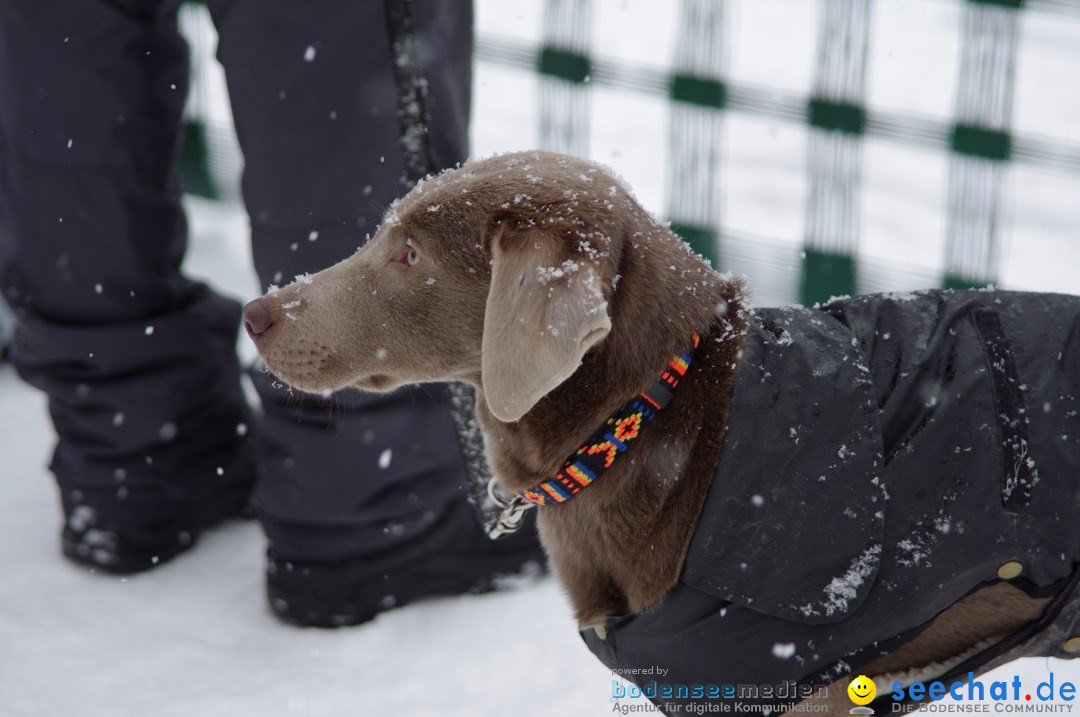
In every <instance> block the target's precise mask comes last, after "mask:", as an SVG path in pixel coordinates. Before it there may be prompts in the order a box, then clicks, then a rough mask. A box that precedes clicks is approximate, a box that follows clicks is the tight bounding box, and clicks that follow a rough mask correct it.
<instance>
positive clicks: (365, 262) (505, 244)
mask: <svg viewBox="0 0 1080 717" xmlns="http://www.w3.org/2000/svg"><path fill="white" fill-rule="evenodd" d="M643 219H645V220H648V221H651V219H648V215H647V213H646V212H645V211H644V210H643V209H642V208H641V207H640V206H639V205H638V204H637V202H636V200H634V199H633V197H632V196H631V195H630V193H629V192H628V190H627V189H626V188H625V187H624V186H623V185H622V184H621V182H620V181H619V180H618V179H616V178H615V177H613V176H611V175H610V174H609V173H608V172H606V171H605V170H603V169H602V168H600V167H598V166H597V165H594V164H591V163H588V162H584V161H581V160H576V159H572V158H570V157H565V156H561V155H555V154H549V153H543V152H529V153H521V154H513V155H503V156H497V157H493V158H490V159H485V160H480V161H476V162H470V163H468V164H466V165H464V166H462V167H461V168H458V169H455V170H451V171H448V172H444V173H443V174H440V175H438V176H436V177H433V178H431V179H429V180H427V181H425V182H422V183H421V184H419V185H418V186H417V187H416V188H415V189H413V190H412V191H411V192H410V193H409V194H408V195H407V196H406V197H405V198H403V199H402V200H400V201H399V202H397V203H395V204H394V205H393V206H391V208H390V209H389V210H388V211H387V213H386V215H385V216H384V218H383V222H382V224H381V225H380V227H379V229H378V231H377V232H376V233H375V235H374V236H373V237H372V238H371V240H370V241H369V242H368V243H367V244H366V245H365V246H363V247H362V248H360V249H359V250H358V251H357V252H356V253H355V254H354V255H352V256H351V257H349V258H348V259H345V260H344V261H342V262H340V263H339V264H337V265H335V266H332V267H330V268H328V269H325V270H323V271H321V272H319V273H317V274H314V275H310V276H301V277H297V279H296V280H295V281H294V282H293V283H292V284H290V285H289V286H286V287H284V288H281V289H277V288H272V289H271V290H270V291H269V292H268V293H267V294H266V295H265V296H263V297H262V298H260V299H256V300H255V301H253V302H251V303H249V304H248V305H247V307H245V311H244V320H245V325H246V328H247V331H248V333H249V335H250V336H251V337H252V339H253V340H254V341H255V343H256V345H257V346H258V349H259V352H260V353H261V354H262V356H263V358H264V359H265V361H266V364H267V366H268V368H269V369H270V371H272V372H273V373H274V374H276V375H277V376H278V377H280V378H281V379H282V380H284V381H285V382H287V383H289V384H291V385H292V386H295V387H297V388H299V389H301V390H304V391H309V392H325V391H332V390H337V389H341V388H345V387H349V386H352V387H356V388H360V389H364V390H372V391H387V390H391V389H393V388H395V387H397V386H400V385H403V384H407V383H420V382H429V381H446V380H463V381H468V382H470V383H473V384H474V385H476V386H478V387H479V388H480V389H481V392H482V396H483V399H484V400H485V401H486V403H487V406H488V408H489V410H490V411H491V413H492V414H493V415H494V416H495V417H496V418H498V419H500V420H502V421H507V422H510V421H516V420H517V419H519V418H520V417H521V416H523V415H524V414H525V413H526V412H528V411H529V409H530V408H531V407H532V406H533V405H535V404H536V402H537V401H538V400H540V398H542V397H543V396H544V395H545V394H547V393H548V392H549V391H551V390H552V389H553V388H555V387H556V386H558V385H559V384H560V383H562V382H563V381H565V380H566V379H567V378H568V377H569V376H570V375H571V374H573V373H574V371H576V370H577V367H578V365H579V364H580V363H581V360H582V357H583V356H584V355H585V353H586V352H587V351H589V349H590V348H592V347H593V346H595V345H597V344H598V343H599V342H602V341H603V340H604V339H605V337H606V336H607V335H608V333H609V332H610V331H611V314H610V311H609V304H610V301H611V298H612V293H613V291H614V287H615V284H616V283H617V281H618V277H617V274H616V267H618V265H619V260H620V255H621V252H622V249H623V244H624V242H625V240H626V237H627V236H628V235H630V234H631V233H632V227H633V226H636V225H637V224H638V223H639V222H641V221H642V220H643Z"/></svg>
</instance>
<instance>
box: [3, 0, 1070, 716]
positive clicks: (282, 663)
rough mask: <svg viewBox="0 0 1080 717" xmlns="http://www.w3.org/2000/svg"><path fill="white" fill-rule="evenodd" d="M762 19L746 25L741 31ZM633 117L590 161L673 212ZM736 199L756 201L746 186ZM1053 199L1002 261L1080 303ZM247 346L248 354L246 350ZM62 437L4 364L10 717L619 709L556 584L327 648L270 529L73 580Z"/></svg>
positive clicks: (762, 143) (765, 140)
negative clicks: (280, 582) (266, 587)
mask: <svg viewBox="0 0 1080 717" xmlns="http://www.w3.org/2000/svg"><path fill="white" fill-rule="evenodd" d="M893 4H894V5H895V3H893ZM601 5H602V8H601V9H602V13H606V15H604V16H603V17H604V19H603V20H602V22H603V24H604V26H605V27H609V26H611V25H612V24H614V25H615V26H617V27H619V28H622V29H625V28H626V27H627V24H628V23H630V22H632V21H635V20H634V18H638V19H637V20H636V22H638V24H639V25H642V27H641V28H639V29H640V31H641V32H644V33H651V34H653V35H655V36H656V37H657V38H662V37H667V36H669V35H670V22H669V20H665V21H664V22H657V23H643V22H641V20H640V17H639V16H638V15H635V13H641V12H643V10H642V8H643V4H642V3H641V2H633V3H627V2H618V3H616V2H607V3H602V4H601ZM758 6H760V7H763V8H766V10H767V11H768V12H767V13H766V14H768V13H772V14H773V15H775V16H776V17H777V18H778V21H782V22H792V23H801V22H805V21H806V18H803V17H802V15H800V13H798V12H796V13H792V14H791V17H789V18H787V19H784V18H783V17H782V16H783V15H784V13H783V12H777V8H778V5H777V3H776V2H771V1H770V2H767V3H766V2H764V0H762V2H760V3H759V4H758ZM787 6H788V5H785V7H787ZM506 7H510V6H509V5H505V4H502V3H499V2H497V0H486V1H485V2H480V3H479V4H478V9H479V17H478V26H479V28H480V30H481V31H485V30H491V31H493V30H495V29H498V30H500V31H504V32H508V33H510V34H513V33H515V32H518V31H519V29H520V28H522V27H531V28H535V27H536V26H537V25H536V22H537V20H538V18H539V14H538V11H537V8H538V7H539V3H538V2H524V3H515V4H513V5H512V7H513V8H514V10H513V11H512V12H510V11H508V10H506V11H504V10H500V8H506ZM769 8H772V9H771V10H769ZM500 13H501V14H500ZM620 13H621V15H620ZM760 19H761V18H760V16H758V15H754V14H753V13H745V14H744V15H743V16H742V20H741V22H744V23H749V24H752V23H753V22H756V21H758V20H760ZM665 22H667V23H668V24H665ZM522 32H524V31H522ZM529 32H533V33H535V29H533V30H530V31H529ZM748 32H750V30H748ZM617 34H618V33H600V35H599V37H601V38H603V39H601V40H600V41H599V42H600V50H601V51H603V52H606V53H608V54H610V55H612V56H619V55H620V54H623V55H626V57H627V58H628V59H631V60H634V61H639V62H655V63H662V62H665V61H666V58H667V55H668V53H669V51H670V46H669V45H665V44H663V42H661V41H658V42H656V43H644V44H642V45H640V46H639V45H635V46H634V47H633V48H627V47H626V46H623V45H619V44H618V43H617V42H616V41H615V40H614V39H613V38H614V37H615V36H616V35H617ZM642 48H644V49H642ZM765 54H767V53H765ZM765 54H763V55H762V60H761V61H762V62H764V61H765ZM755 66H756V65H754V64H753V63H750V64H744V65H742V66H740V65H739V64H738V63H736V66H735V71H736V72H738V71H745V72H750V73H752V71H753V68H754V67H755ZM740 67H741V68H742V69H740ZM924 76H925V75H924ZM804 79H805V78H804ZM804 79H803V80H799V82H803V81H804ZM530 82H531V84H530ZM793 82H794V80H793ZM931 89H933V88H931ZM939 89H940V88H939ZM534 90H535V80H532V81H530V80H529V79H528V78H525V77H523V76H522V75H520V74H514V73H507V72H503V71H500V70H498V69H496V68H491V67H486V68H481V69H480V71H479V72H478V73H477V99H476V102H477V108H478V111H477V112H476V117H477V123H476V125H475V127H474V131H473V136H474V147H475V149H476V151H477V153H478V154H487V153H490V152H492V151H495V150H507V149H514V148H522V147H527V146H531V145H532V144H533V143H534V141H535V138H532V137H530V136H528V132H524V133H521V132H520V128H521V127H522V126H523V124H522V122H521V118H522V117H523V116H524V115H527V114H528V113H529V112H531V111H534V109H535V107H534V102H535V100H534V99H533V98H534ZM927 96H930V97H935V96H937V95H935V94H934V93H933V92H928V94H927ZM515 98H516V99H515ZM517 99H520V101H517ZM616 101H619V100H616ZM621 101H623V102H624V104H623V108H624V110H625V111H627V112H632V113H634V114H635V116H636V118H637V120H638V121H640V122H642V123H644V124H643V126H645V127H651V128H652V129H650V130H649V131H645V132H641V133H634V132H628V131H626V130H620V126H621V125H620V124H619V121H618V117H617V116H616V115H618V114H619V112H618V111H617V110H616V109H612V106H611V105H610V104H607V105H605V106H606V107H607V109H605V110H604V111H605V112H608V113H609V116H608V118H607V119H604V118H601V117H597V118H596V123H595V125H594V128H596V127H600V126H601V124H602V123H603V125H604V127H605V131H604V132H600V131H596V135H597V136H596V137H595V142H594V156H596V157H597V158H599V159H601V160H603V161H605V162H607V163H609V164H612V165H613V166H615V167H616V169H618V171H620V172H621V173H622V174H624V175H625V176H626V177H627V179H628V180H629V181H630V182H631V184H632V185H634V186H635V187H636V188H637V189H638V192H639V195H640V197H641V198H642V200H643V201H644V203H645V204H646V205H648V206H649V208H650V209H653V210H654V211H657V212H659V211H661V210H662V208H663V207H662V205H661V202H662V196H663V193H662V188H661V187H660V186H659V184H658V182H660V181H661V180H662V177H663V172H662V171H657V167H656V166H655V164H654V163H653V157H654V152H653V151H652V149H651V148H652V144H653V143H656V142H659V143H661V144H662V143H663V142H664V141H665V140H664V139H663V138H664V137H665V134H664V130H663V123H664V121H665V119H664V117H665V115H664V112H663V109H662V108H661V107H658V106H656V105H653V104H650V103H648V102H642V101H640V100H636V99H634V98H632V97H630V98H622V100H621ZM1075 109H1076V108H1069V110H1068V112H1066V111H1065V110H1062V109H1061V108H1060V107H1059V108H1057V109H1056V112H1057V114H1056V115H1055V116H1058V117H1061V116H1065V117H1066V118H1068V117H1072V115H1070V114H1069V112H1073V114H1075V112H1074V110H1075ZM1040 117H1041V118H1042V119H1043V120H1045V118H1046V115H1045V114H1043V115H1040ZM525 126H531V124H530V125H525ZM640 126H642V125H639V127H640ZM1072 126H1073V127H1075V126H1076V125H1075V123H1073V124H1072ZM607 129H611V130H612V131H610V132H608V131H606V130H607ZM787 131H789V130H786V129H784V128H780V129H778V130H777V132H779V135H777V134H776V133H773V134H772V135H770V136H763V137H761V138H759V140H758V141H757V142H756V143H755V142H747V143H745V144H743V145H742V146H741V148H740V151H743V152H745V153H746V157H745V160H746V163H749V164H752V163H754V162H755V161H757V159H758V158H760V160H761V162H763V163H764V162H767V161H768V162H773V163H774V164H775V161H776V159H777V156H778V154H777V153H778V152H779V153H781V154H783V153H784V152H788V151H789V150H786V149H784V148H783V142H782V140H783V138H784V132H787ZM639 132H640V130H639ZM1073 136H1075V135H1073ZM777 137H779V139H777ZM755 153H757V154H755ZM793 156H795V157H796V158H795V159H790V157H789V158H787V159H788V160H789V161H788V166H787V168H786V169H785V168H783V167H782V168H781V171H780V172H779V174H778V176H779V179H778V182H779V184H781V185H782V184H783V182H785V181H787V180H786V179H785V177H788V176H789V175H791V176H794V175H799V176H801V173H802V165H801V162H802V159H801V154H799V153H797V152H796V153H795V154H794V155H793ZM792 181H795V180H792ZM799 181H801V179H800V180H799ZM1046 184H1047V182H1046V181H1045V180H1044V181H1043V185H1042V186H1045V185H1046ZM730 185H731V186H732V189H733V191H741V190H740V189H739V186H738V185H739V182H736V181H732V182H730ZM1054 186H1055V187H1058V189H1056V190H1054V191H1048V192H1047V193H1045V196H1047V197H1049V198H1048V199H1046V201H1045V206H1046V213H1045V214H1044V215H1043V218H1042V219H1039V218H1038V217H1033V218H1032V219H1031V220H1030V221H1031V226H1032V227H1034V228H1035V229H1038V228H1041V229H1043V230H1045V229H1046V227H1048V226H1053V227H1058V228H1059V229H1060V227H1062V226H1064V229H1060V230H1055V231H1054V232H1051V236H1052V239H1051V240H1050V241H1049V242H1045V243H1043V244H1040V245H1038V248H1037V250H1036V249H1034V248H1033V246H1034V245H1033V244H1032V243H1027V242H1029V241H1030V242H1035V241H1036V240H1037V239H1038V236H1037V234H1038V232H1036V231H1035V229H1033V230H1032V233H1031V235H1030V236H1028V235H1027V234H1024V241H1025V246H1026V248H1027V249H1028V251H1027V252H1026V253H1025V255H1024V256H1020V253H1019V251H1018V246H1019V245H1018V244H1014V245H1013V248H1011V249H1009V250H1008V251H1009V252H1010V253H1009V255H1008V257H1007V258H1006V260H1005V262H1004V265H1005V272H1006V279H1007V283H1008V284H1009V285H1010V286H1012V287H1016V288H1032V289H1038V288H1056V289H1059V290H1072V291H1078V290H1080V280H1078V278H1077V271H1078V269H1077V267H1080V242H1078V241H1077V227H1078V226H1080V222H1077V221H1076V213H1077V207H1078V206H1080V205H1077V203H1076V202H1075V197H1076V194H1075V192H1074V191H1073V189H1074V188H1075V187H1076V184H1075V183H1073V184H1071V185H1068V184H1066V185H1058V184H1055V185H1054ZM933 191H934V192H937V191H938V188H937V187H934V189H933ZM1031 191H1035V190H1034V189H1032V190H1031ZM1067 197H1071V199H1068V198H1067ZM768 201H769V198H768V197H761V196H758V197H756V198H755V197H749V198H747V202H749V204H747V203H746V202H741V201H740V202H739V207H741V209H739V211H759V212H760V213H762V214H772V215H774V216H776V217H778V221H782V220H784V217H789V218H790V212H796V213H797V212H801V211H802V208H801V205H798V204H793V205H792V206H791V207H779V208H777V207H772V206H769V205H768ZM870 201H873V199H871V200H870ZM755 206H757V207H758V210H754V207H755ZM191 207H192V210H193V211H192V247H191V252H190V255H189V257H188V262H187V265H186V268H187V270H188V271H189V273H191V274H192V275H195V276H198V277H202V278H205V279H207V280H209V281H212V282H213V283H214V284H216V285H217V286H219V287H220V288H221V289H222V290H223V291H226V292H228V293H231V294H233V295H234V296H237V297H238V298H242V299H247V298H251V297H253V296H255V295H257V294H258V293H259V287H258V286H257V283H256V281H255V278H254V276H253V274H252V272H251V269H250V257H249V254H248V249H247V244H246V239H247V227H246V220H245V218H244V217H243V215H242V213H241V212H240V210H239V209H238V208H237V207H230V206H228V205H216V204H211V203H206V202H199V201H193V202H192V203H191ZM1016 221H1020V219H1017V220H1016ZM1025 221H1026V220H1025ZM893 231H896V230H895V229H894V230H893ZM1021 234H1023V233H1022V232H1021ZM873 236H875V237H878V236H881V235H880V233H874V234H873ZM1063 237H1064V238H1063ZM875 241H878V240H877V239H875ZM875 252H876V253H877V254H878V255H879V256H880V257H881V258H886V259H887V258H890V257H894V256H902V257H905V258H909V254H910V247H909V246H908V245H905V244H904V242H903V241H899V242H897V241H889V240H888V239H887V238H886V239H885V240H882V243H881V247H880V248H879V249H875ZM935 256H936V255H935ZM1048 256H1054V257H1056V258H1057V259H1056V260H1051V259H1048ZM1028 257H1030V258H1028ZM935 260H936V259H935ZM241 347H242V350H243V351H245V352H246V353H247V355H249V356H250V352H251V349H250V347H248V345H247V342H242V344H241ZM53 440H54V439H53V436H52V433H51V429H50V426H49V423H48V420H47V416H46V412H45V404H44V400H43V398H42V397H41V396H39V395H38V394H36V393H35V392H33V391H31V390H30V389H28V388H27V387H25V386H23V385H22V384H21V383H19V381H18V380H17V378H16V377H15V376H14V373H13V371H12V369H11V367H10V366H8V365H5V366H2V367H0V717H8V716H11V717H16V716H18V717H22V716H24V715H25V716H27V717H31V716H32V717H39V716H46V717H52V716H53V715H63V716H68V715H89V716H91V717H97V716H99V715H121V716H129V715H131V716H134V715H139V716H142V715H176V716H177V717H179V716H183V717H189V716H191V715H199V716H206V717H214V716H216V715H221V716H223V717H224V716H228V717H234V716H236V715H259V716H265V717H273V716H276V715H332V716H335V717H336V716H342V715H379V716H382V715H408V716H412V715H416V716H422V715H446V716H452V715H495V714H503V713H507V714H514V715H518V716H521V717H530V716H534V715H535V716H540V715H568V716H569V715H597V714H607V713H610V712H611V711H612V707H613V702H612V699H611V685H612V678H611V676H610V674H609V673H608V671H607V670H605V669H604V668H603V666H601V665H600V663H599V662H597V661H596V660H595V659H594V658H593V657H592V655H591V654H590V653H589V652H588V651H587V649H586V648H585V647H584V645H583V644H582V643H581V642H580V640H579V639H578V636H577V633H576V630H575V627H574V624H573V621H572V620H571V618H570V614H569V608H568V607H567V606H566V603H565V600H564V598H563V596H562V594H561V592H560V590H559V588H558V587H557V586H556V585H555V583H554V582H553V581H552V580H551V579H541V580H538V581H534V582H531V583H527V584H524V585H519V586H517V587H516V588H515V589H512V590H510V591H507V592H503V593H498V594H493V595H486V596H477V597H462V598H455V599H443V600H435V601H430V602H427V603H423V604H420V605H416V606H412V607H408V608H405V609H402V610H398V611H394V612H391V613H388V614H385V615H382V616H380V617H379V618H377V619H376V620H375V621H374V622H373V623H371V624H369V625H366V626H363V627H358V628H352V629H346V630H338V631H332V632H327V631H318V630H299V629H296V628H292V627H287V626H284V625H281V624H280V623H279V622H278V621H277V620H276V619H275V618H273V617H272V616H271V615H270V613H269V611H268V610H267V608H266V607H265V605H264V593H263V577H262V566H263V550H264V540H263V537H262V534H261V531H260V530H259V528H258V526H257V525H256V524H255V523H251V522H247V523H244V522H235V523H231V524H228V525H226V526H224V527H222V528H220V529H218V530H215V531H213V532H211V533H210V534H208V535H206V536H204V538H203V540H202V541H201V542H200V544H199V545H198V546H197V547H196V549H195V550H194V551H193V552H192V553H190V554H188V555H185V556H183V557H181V558H179V559H177V560H176V561H175V562H174V563H172V564H169V565H167V566H163V567H162V568H160V569H158V570H155V571H153V572H152V573H150V574H146V575H140V576H137V577H132V578H128V579H119V578H114V577H106V576H102V575H94V574H91V573H89V572H88V571H86V570H84V569H81V568H77V567H74V566H72V565H70V564H69V563H67V562H66V561H64V560H62V559H61V558H60V555H59V540H58V532H59V528H60V513H59V508H58V505H59V501H58V499H57V495H56V490H55V487H54V486H53V483H52V480H51V477H50V475H49V474H48V471H47V469H46V464H47V461H48V458H49V452H50V450H51V446H52V443H53ZM1050 671H1053V672H1054V673H1055V674H1056V679H1057V681H1058V682H1059V683H1060V680H1062V679H1071V680H1072V681H1073V682H1080V666H1076V665H1067V664H1066V663H1061V662H1052V661H1046V660H1026V661H1023V662H1022V663H1017V664H1014V665H1011V666H1007V667H1005V668H1003V669H1002V670H999V671H998V673H997V677H994V676H986V677H984V678H983V681H984V682H985V683H987V684H988V683H989V682H990V681H991V680H993V679H1004V680H1011V678H1012V675H1013V674H1017V673H1018V674H1020V675H1021V677H1022V679H1023V680H1024V682H1025V684H1026V685H1034V684H1035V683H1036V682H1038V681H1040V680H1043V679H1046V677H1047V675H1048V673H1049V672H1050ZM623 702H624V703H626V704H633V702H634V701H632V700H623ZM638 702H640V701H638Z"/></svg>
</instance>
